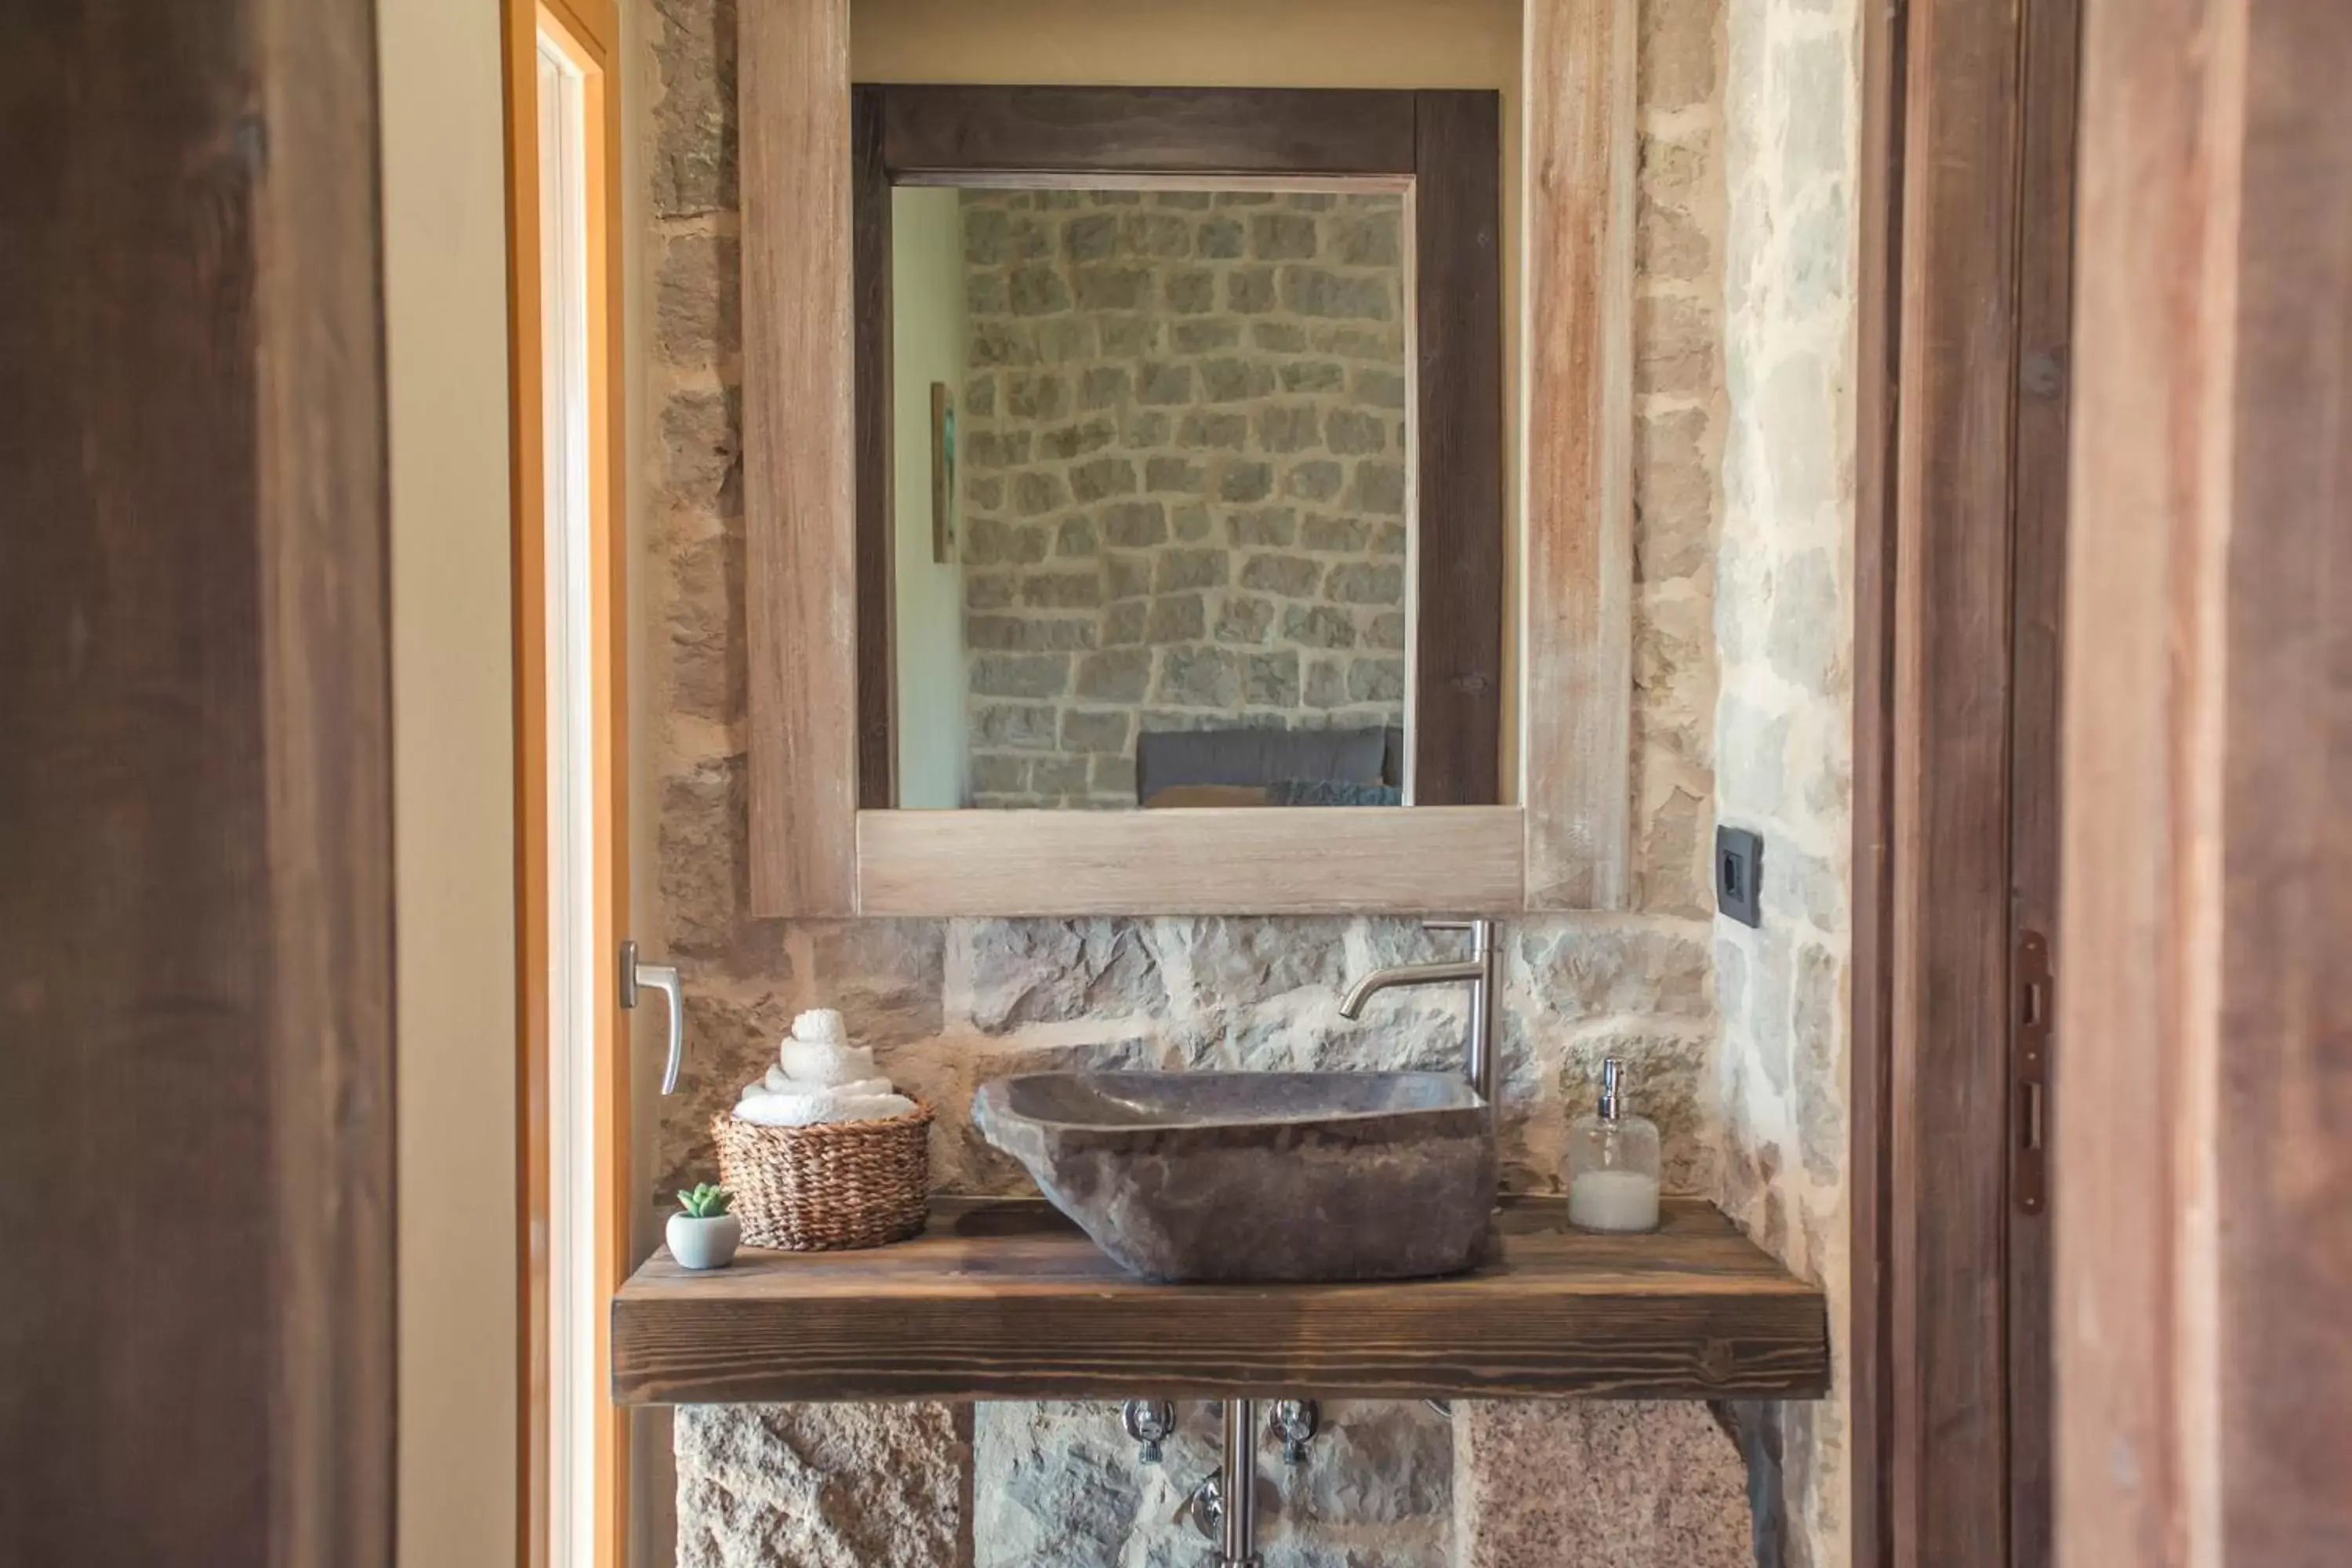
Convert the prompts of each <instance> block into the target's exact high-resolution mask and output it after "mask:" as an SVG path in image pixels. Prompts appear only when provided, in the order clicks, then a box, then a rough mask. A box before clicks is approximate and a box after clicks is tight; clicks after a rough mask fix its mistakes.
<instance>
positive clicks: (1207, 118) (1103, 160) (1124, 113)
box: [851, 83, 1505, 811]
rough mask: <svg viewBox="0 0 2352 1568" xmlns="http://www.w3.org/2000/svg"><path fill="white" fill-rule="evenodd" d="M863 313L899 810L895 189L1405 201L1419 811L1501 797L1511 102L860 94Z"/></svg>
mask: <svg viewBox="0 0 2352 1568" xmlns="http://www.w3.org/2000/svg"><path fill="white" fill-rule="evenodd" d="M851 118H852V125H853V131H852V134H851V145H852V154H851V155H852V158H853V160H854V163H855V172H854V175H853V178H854V180H855V185H854V188H853V193H852V196H851V212H852V224H853V226H854V230H855V234H854V237H853V239H852V248H853V251H854V254H855V257H856V262H855V268H856V271H855V288H856V300H857V309H856V333H857V346H856V358H857V374H856V398H857V514H858V521H857V583H858V624H857V648H858V659H857V668H858V684H857V704H858V718H857V723H858V804H859V805H860V806H861V807H862V808H864V809H866V810H876V811H879V810H887V809H889V808H890V807H891V806H892V805H894V804H895V802H896V789H895V785H896V782H897V779H896V774H897V768H896V762H897V759H896V755H895V751H894V748H893V746H892V743H891V742H892V739H893V735H892V718H891V715H892V710H893V709H894V708H895V707H896V702H897V681H896V679H895V677H894V675H893V671H892V653H893V650H894V647H895V641H896V639H895V632H894V627H893V625H892V622H893V618H894V617H893V614H892V611H893V601H894V597H895V595H893V594H892V593H891V591H890V589H891V584H892V582H893V576H892V573H893V562H892V552H893V545H894V542H895V539H896V519H895V517H894V515H893V512H894V506H893V498H892V495H891V489H892V485H891V479H892V476H893V474H894V473H895V471H896V470H895V469H894V468H893V467H892V456H891V450H892V448H891V440H890V437H891V426H892V420H891V411H892V406H893V405H892V395H893V394H892V381H891V362H890V354H891V342H890V339H891V331H892V314H893V311H892V303H891V279H890V254H891V248H890V237H891V217H890V189H891V187H892V186H893V185H898V184H931V185H939V184H973V185H993V186H1002V185H1003V184H1005V183H1006V182H1007V180H1008V179H1011V180H1018V181H1022V182H1024V183H1027V182H1033V181H1034V182H1035V183H1037V184H1065V183H1067V184H1094V183H1098V182H1100V181H1103V180H1106V179H1113V180H1118V181H1119V182H1120V183H1122V184H1129V185H1132V184H1139V183H1146V182H1155V181H1162V180H1171V179H1201V180H1206V181H1219V180H1223V179H1229V178H1230V177H1231V176H1233V175H1234V174H1245V175H1248V176H1251V177H1252V178H1255V179H1263V180H1267V181H1270V182H1277V183H1278V182H1280V181H1283V180H1286V179H1302V178H1311V179H1315V180H1318V181H1326V180H1328V181H1330V182H1332V183H1334V184H1339V185H1341V186H1343V187H1344V186H1347V185H1350V184H1353V185H1356V186H1359V187H1363V186H1370V187H1371V188H1385V187H1388V186H1390V185H1391V184H1393V183H1396V182H1410V184H1409V185H1407V187H1406V188H1407V189H1408V190H1409V191H1410V193H1411V199H1412V204H1413V224H1412V235H1413V250H1414V258H1413V259H1414V265H1413V267H1412V270H1411V273H1410V276H1411V278H1412V285H1413V318H1412V333H1413V344H1414V350H1415V352H1414V354H1413V359H1414V364H1415V371H1416V374H1415V381H1416V387H1415V394H1416V395H1415V397H1414V400H1413V409H1414V417H1415V419H1416V420H1417V424H1418V440H1417V442H1416V445H1415V456H1416V461H1415V463H1414V465H1413V468H1414V477H1415V489H1416V490H1417V493H1418V500H1417V505H1416V510H1415V517H1416V520H1417V522H1416V526H1417V531H1418V533H1419V539H1418V541H1417V542H1416V547H1415V550H1414V552H1413V588H1412V593H1413V599H1414V605H1415V612H1416V613H1415V616H1414V623H1413V625H1414V641H1415V646H1414V656H1415V657H1414V659H1413V696H1412V724H1411V729H1410V734H1411V741H1412V748H1413V766H1412V797H1413V804H1414V805H1416V806H1426V805H1495V804H1496V803H1497V802H1498V801H1499V799H1500V798H1501V789H1502V777H1501V772H1502V738H1503V737H1502V729H1503V637H1504V631H1503V621H1504V612H1505V605H1504V595H1503V579H1504V570H1503V568H1504V561H1503V535H1504V516H1503V511H1504V508H1503V468H1504V452H1503V448H1504V442H1503V380H1502V374H1503V368H1502V367H1503V316H1502V282H1503V279H1502V266H1501V261H1500V257H1499V250H1500V247H1501V241H1502V188H1501V165H1502V147H1501V132H1502V124H1501V103H1500V100H1498V99H1497V98H1496V95H1495V94H1493V93H1490V92H1472V91H1372V90H1351V89H1221V88H1093V87H924V86H898V85H894V84H887V83H875V84H861V85H859V86H856V87H855V88H853V89H851Z"/></svg>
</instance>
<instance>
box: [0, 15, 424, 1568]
mask: <svg viewBox="0 0 2352 1568" xmlns="http://www.w3.org/2000/svg"><path fill="white" fill-rule="evenodd" d="M374 73H375V61H374V30H373V11H372V8H371V6H370V5H368V4H367V0H303V3H302V4H299V5H290V4H285V3H282V0H184V3H183V4H177V5H136V4H131V0H83V3H80V4H76V5H11V6H8V7H6V8H5V10H0V145H5V148H6V149H7V156H6V157H5V159H0V234H5V242H0V733H5V735H6V737H7V743H6V746H5V752H0V1242H5V1250H6V1255H7V1257H8V1259H9V1263H8V1282H7V1284H6V1286H5V1288H0V1475H5V1482H0V1562H5V1563H26V1564H33V1563H73V1564H77V1565H79V1568H112V1565H116V1564H121V1565H122V1568H134V1565H137V1568H144V1565H147V1564H153V1563H273V1564H286V1565H317V1568H383V1565H387V1564H389V1563H391V1561H392V1530H393V1514H392V1507H393V1484H394V1482H393V1464H394V1454H393V1422H394V1415H393V1398H394V1389H393V1381H392V1380H393V1353H394V1294H393V1293H394V1275H393V1212H392V1211H393V1196H394V1194H393V1142H392V1132H393V1075H392V1068H393V1036H392V1029H393V1017H392V1005H393V1004H392V995H393V969H392V823H391V805H390V799H391V772H390V751H389V746H390V735H389V731H390V713H389V706H390V704H389V697H390V691H389V676H388V669H389V627H388V624H387V606H386V599H385V583H386V539H385V488H384V450H383V365H382V341H381V338H382V322H381V310H380V300H379V277H378V262H377V256H378V214H377V205H376V196H375V177H374V174H375V165H376V125H375V118H374V108H373V105H374V100H375V81H374Z"/></svg>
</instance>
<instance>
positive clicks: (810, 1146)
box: [710, 1101, 931, 1252]
mask: <svg viewBox="0 0 2352 1568" xmlns="http://www.w3.org/2000/svg"><path fill="white" fill-rule="evenodd" d="M930 1131H931V1108H930V1107H929V1106H928V1105H925V1104H923V1103H921V1102H920V1101H918V1102H917V1103H916V1106H915V1109H914V1110H910V1111H908V1113H907V1114H906V1115H904V1116H893V1117H890V1118H889V1119H887V1121H841V1122H834V1123H831V1124H829V1125H826V1126H822V1127H761V1126H759V1125H757V1124H756V1123H753V1122H750V1121H736V1120H735V1118H734V1117H732V1116H730V1115H729V1114H728V1113H727V1112H725V1111H723V1110H722V1111H720V1112H719V1114H718V1115H717V1116H714V1117H712V1118H711V1119H710V1132H711V1136H712V1137H714V1138H716V1139H717V1140H718V1142H719V1180H720V1181H721V1182H723V1183H725V1184H726V1185H727V1186H728V1188H729V1189H730V1191H732V1192H733V1193H734V1194H735V1206H734V1212H735V1213H736V1214H739V1215H741V1216H742V1217H743V1239H744V1241H745V1242H746V1243H747V1244H749V1245H750V1246H752V1247H782V1248H783V1249H784V1250H785V1251H788V1252H833V1251H839V1250H843V1249H845V1248H849V1247H884V1246H887V1245H888V1244H889V1243H891V1242H894V1241H904V1240H906V1239H907V1238H908V1237H910V1236H917V1235H919V1234H921V1232H922V1228H923V1218H924V1214H925V1211H926V1208H927V1205H928V1204H929V1197H930V1188H931V1142H930Z"/></svg>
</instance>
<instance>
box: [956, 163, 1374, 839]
mask: <svg viewBox="0 0 2352 1568" xmlns="http://www.w3.org/2000/svg"><path fill="white" fill-rule="evenodd" d="M961 215H962V219H963V247H964V265H965V273H964V280H965V286H966V296H967V297H966V307H967V310H968V311H969V321H970V331H969V344H968V364H969V369H968V371H967V374H966V376H965V381H964V392H963V421H964V425H963V428H964V439H963V452H962V457H963V464H964V472H965V479H964V505H965V521H964V545H963V560H964V567H965V571H964V595H965V604H966V614H965V618H964V642H965V647H967V648H968V649H969V653H968V668H969V673H970V710H969V711H970V725H969V743H970V750H971V781H972V790H973V796H972V803H973V804H974V805H982V806H1056V805H1058V806H1122V805H1136V804H1137V801H1136V795H1135V737H1136V734H1137V732H1138V731H1139V730H1142V729H1151V730H1173V729H1199V728H1205V727H1214V726H1223V725H1232V724H1252V725H1258V724H1269V725H1275V726H1278V727H1281V728H1285V729H1305V728H1322V727H1325V726H1327V725H1348V726H1357V727H1365V728H1370V729H1382V728H1386V727H1389V726H1391V725H1396V724H1401V723H1402V722H1403V720H1404V683H1405V637H1406V633H1405V567H1406V556H1407V551H1406V537H1405V535H1406V517H1407V515H1408V512H1409V510H1410V508H1409V507H1408V505H1407V498H1406V493H1405V486H1406V475H1407V473H1408V471H1409V465H1408V462H1407V455H1408V451H1409V447H1408V432H1407V425H1406V418H1407V416H1406V407H1407V402H1408V398H1407V384H1406V379H1405V371H1406V363H1405V336H1406V333H1405V327H1406V321H1407V315H1408V312H1407V309H1406V302H1405V297H1404V261H1403V243H1404V238H1403V222H1404V213H1403V201H1402V198H1401V197H1399V196H1396V195H1388V194H1381V193H1369V194H1356V193H1341V192H1328V191H1325V192H1303V191H1301V192H1276V191H1222V192H1217V193H1213V194H1212V193H1209V192H1205V191H1160V192H1151V193H1148V194H1147V193H1145V192H1141V191H999V190H975V191H967V192H965V193H964V194H963V200H962V206H961Z"/></svg>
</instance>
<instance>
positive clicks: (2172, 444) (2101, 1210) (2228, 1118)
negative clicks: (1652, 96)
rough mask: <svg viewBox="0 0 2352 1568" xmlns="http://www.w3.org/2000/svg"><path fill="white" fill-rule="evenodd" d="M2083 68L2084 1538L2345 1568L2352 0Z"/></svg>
mask: <svg viewBox="0 0 2352 1568" xmlns="http://www.w3.org/2000/svg"><path fill="white" fill-rule="evenodd" d="M2183 37H2196V38H2198V39H2200V41H2201V42H2202V44H2203V46H2204V47H2200V48H2199V49H2196V50H2184V49H2182V48H2180V47H2178V40H2179V39H2180V38H2183ZM2347 72H2352V12H2347V10H2346V9H2345V8H2344V7H2342V6H2340V5H2332V4H2325V3H2313V0H2152V3H2150V4H2147V5H2142V6H2139V7H2136V8H2134V9H2133V10H2132V11H2131V12H2129V13H2128V14H2126V13H2124V12H2120V11H2117V10H2114V9H2111V8H2107V7H2104V6H2090V7H2087V8H2086V16H2085V27H2084V95H2083V109H2082V116H2083V118H2082V145H2083V163H2082V173H2081V189H2082V197H2081V204H2080V209H2079V210H2080V214H2081V223H2082V234H2081V247H2080V251H2079V288H2078V289H2077V299H2078V301H2079V304H2078V311H2077V317H2076V335H2075V344H2076V366H2077V380H2076V389H2077V395H2076V404H2075V413H2074V481H2073V497H2072V506H2073V520H2074V538H2073V541H2072V544H2071V567H2072V570H2071V573H2070V576H2069V580H2068V602H2067V665H2068V668H2067V672H2066V687H2065V690H2066V705H2065V730H2066V742H2067V744H2066V756H2065V769H2066V781H2067V795H2066V804H2065V810H2064V825H2063V826H2064V859H2063V879H2064V884H2065V897H2064V911H2063V928H2062V934H2061V942H2060V952H2061V953H2062V954H2063V958H2064V963H2065V969H2064V972H2063V976H2062V982H2063V983H2062V986H2061V993H2060V1003H2059V1016H2058V1026H2059V1032H2060V1035H2061V1037H2062V1039H2063V1051H2064V1057H2063V1071H2064V1090H2065V1092H2064V1095H2063V1098H2062V1099H2061V1100H2059V1102H2058V1106H2057V1110H2058V1127H2057V1131H2058V1153H2059V1156H2060V1159H2061V1162H2062V1163H2061V1166H2060V1169H2061V1171H2062V1172H2063V1179H2061V1180H2059V1181H2058V1182H2057V1184H2056V1189H2055V1190H2056V1194H2057V1203H2058V1216H2057V1226H2058V1236H2059V1243H2060V1246H2059V1254H2058V1291H2059V1294H2058V1309H2057V1323H2058V1325H2059V1328H2058V1336H2059V1338H2058V1343H2059V1362H2058V1372H2059V1406H2058V1407H2059V1435H2058V1455H2059V1478H2058V1479H2059V1488H2058V1544H2059V1561H2060V1562H2061V1563H2065V1564H2068V1565H2069V1568H2087V1565H2090V1564H2095V1563H2114V1562H2130V1563H2143V1564H2148V1565H2151V1568H2185V1565H2187V1564H2191V1563H2196V1564H2248V1565H2251V1564H2257V1563H2259V1564H2263V1568H2272V1565H2278V1568H2318V1565H2320V1564H2330V1563H2343V1562H2346V1561H2347V1560H2352V1488H2347V1486H2346V1484H2345V1478H2346V1476H2347V1475H2352V1427H2347V1425H2346V1423H2345V1421H2344V1412H2345V1410H2346V1409H2347V1407H2352V1340H2347V1336H2346V1334H2345V1332H2344V1328H2343V1304H2344V1301H2345V1300H2346V1298H2347V1294H2352V1227H2347V1226H2346V1225H2345V1223H2344V1215H2343V1195H2344V1194H2345V1193H2346V1192H2347V1190H2352V1141H2347V1138H2346V1137H2345V1133H2344V1130H2345V1128H2346V1127H2347V1126H2352V968H2347V964H2346V963H2345V961H2344V960H2345V954H2346V953H2347V952H2352V827H2347V818H2346V816H2345V813H2344V809H2343V801H2344V796H2345V793H2346V787H2347V777H2352V618H2347V616H2346V615H2345V613H2344V608H2343V600H2344V596H2345V594H2346V588H2347V582H2352V493H2348V492H2347V483H2346V476H2345V471H2344V457H2343V454H2344V453H2345V452H2346V451H2347V448H2352V428H2347V426H2352V415H2347V409H2352V98H2347V95H2346V94H2345V92H2344V90H2343V83H2344V81H2345V79H2346V77H2347ZM2151 841H2153V842H2151Z"/></svg>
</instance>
